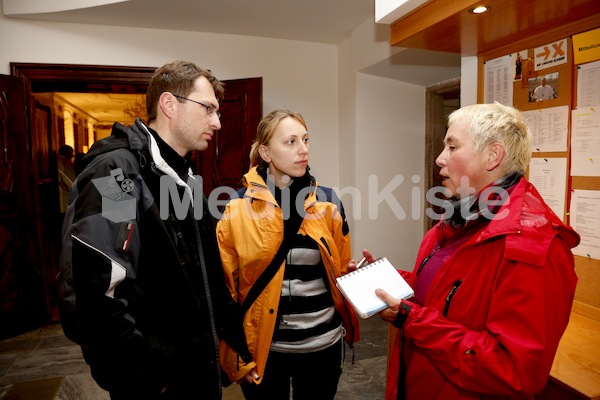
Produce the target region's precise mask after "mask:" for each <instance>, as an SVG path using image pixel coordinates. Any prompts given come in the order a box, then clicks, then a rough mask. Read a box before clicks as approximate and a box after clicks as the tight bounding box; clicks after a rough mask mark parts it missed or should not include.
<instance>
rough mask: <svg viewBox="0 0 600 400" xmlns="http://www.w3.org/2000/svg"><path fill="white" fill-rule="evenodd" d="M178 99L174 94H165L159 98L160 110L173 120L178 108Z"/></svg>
mask: <svg viewBox="0 0 600 400" xmlns="http://www.w3.org/2000/svg"><path fill="white" fill-rule="evenodd" d="M177 102H178V101H177V98H176V97H175V96H173V94H172V93H169V92H163V93H162V94H161V95H160V97H159V98H158V108H160V110H161V111H162V113H163V114H165V115H166V117H167V118H169V119H170V118H173V116H174V114H175V109H176V108H177V104H175V103H177Z"/></svg>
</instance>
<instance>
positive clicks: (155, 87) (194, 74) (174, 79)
mask: <svg viewBox="0 0 600 400" xmlns="http://www.w3.org/2000/svg"><path fill="white" fill-rule="evenodd" d="M201 76H203V77H205V78H206V79H208V81H209V82H210V83H211V85H212V87H213V89H214V91H215V95H216V96H217V99H219V100H221V99H222V98H223V93H224V89H223V83H222V82H221V81H219V80H218V79H217V78H215V77H214V76H213V75H212V74H211V72H210V71H209V70H206V69H203V68H201V67H199V66H198V65H196V64H194V63H192V62H188V61H174V62H172V63H169V64H165V65H163V66H162V67H160V68H159V69H157V70H156V72H154V75H153V76H152V79H151V80H150V85H149V86H148V90H147V92H146V111H147V112H148V121H147V122H148V123H150V122H152V121H154V120H155V119H156V113H157V106H158V100H159V98H160V95H161V94H163V93H165V92H171V93H173V94H176V95H179V96H184V97H186V96H188V95H189V94H190V93H191V91H192V89H193V88H194V83H195V82H196V79H197V78H199V77H201Z"/></svg>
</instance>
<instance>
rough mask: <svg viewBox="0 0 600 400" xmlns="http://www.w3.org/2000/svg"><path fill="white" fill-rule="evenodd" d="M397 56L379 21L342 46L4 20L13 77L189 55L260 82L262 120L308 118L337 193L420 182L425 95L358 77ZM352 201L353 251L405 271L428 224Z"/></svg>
mask: <svg viewBox="0 0 600 400" xmlns="http://www.w3.org/2000/svg"><path fill="white" fill-rule="evenodd" d="M398 51H401V49H396V48H391V47H390V46H389V28H388V27H387V26H385V25H381V24H375V23H374V21H371V20H369V21H365V22H364V23H363V24H362V25H361V26H360V27H358V28H357V29H355V30H354V31H353V32H352V35H351V37H350V38H349V39H348V40H347V41H345V42H344V43H343V44H341V45H340V46H334V45H323V44H315V43H307V42H295V41H284V40H278V39H265V38H252V37H244V36H235V35H221V34H207V33H197V32H184V31H165V30H155V29H140V28H127V27H109V26H94V25H80V24H65V23H53V22H41V21H26V20H17V19H8V18H6V17H5V16H4V15H3V14H2V15H0V74H10V67H9V63H10V62H32V63H61V64H93V65H95V64H97V65H122V66H142V67H152V66H154V67H158V66H160V65H162V64H164V63H166V62H169V61H172V60H174V59H186V60H190V61H194V62H196V63H198V64H200V65H202V66H204V67H206V68H210V69H211V70H212V71H213V73H214V74H215V75H216V76H217V77H218V78H219V79H224V80H226V79H237V78H249V77H262V78H263V114H266V113H268V112H269V111H271V110H272V109H274V108H279V107H286V108H290V109H293V110H295V111H299V112H301V113H302V114H303V115H304V117H305V118H306V120H307V123H308V128H309V132H310V134H311V161H310V164H311V168H312V172H313V173H314V174H315V175H316V177H317V179H318V181H319V182H320V183H321V184H323V185H326V186H331V187H339V188H344V187H349V186H356V187H363V186H364V185H365V179H366V176H367V175H368V174H374V175H377V176H378V177H379V179H380V182H383V181H385V180H386V179H389V177H390V176H394V175H396V174H402V175H403V176H405V177H408V178H409V179H410V178H411V177H412V175H415V174H417V175H420V176H422V171H420V169H421V168H422V166H423V148H422V147H423V141H424V110H425V102H424V89H423V88H421V87H416V86H413V85H409V84H404V83H401V82H397V81H392V80H389V79H385V78H378V77H373V76H368V75H363V74H361V73H360V70H361V69H364V68H367V67H369V66H370V65H372V64H374V63H377V62H379V61H381V60H384V59H386V58H388V57H389V56H390V55H392V54H395V53H397V52H398ZM409 144H410V146H408V145H409ZM357 156H360V157H359V158H357ZM372 160H376V161H377V163H376V164H373V163H372V162H371V161H372ZM421 185H422V184H421ZM413 186H415V185H414V184H413V183H412V182H410V185H409V184H408V182H405V183H404V184H403V185H402V186H401V187H400V188H398V190H397V191H395V195H396V196H397V197H398V199H399V201H400V202H401V203H402V204H403V205H404V204H407V203H406V201H407V200H406V196H408V195H409V191H410V189H411V188H412V187H413ZM365 195H366V193H365ZM342 199H343V200H344V198H342ZM348 201H349V203H348V205H347V208H348V211H349V212H348V214H349V219H350V224H351V229H352V232H353V243H354V245H355V250H354V251H353V254H354V255H355V256H359V255H360V249H361V248H363V247H367V248H372V249H373V251H375V252H376V255H378V256H387V257H388V258H389V259H390V260H391V261H392V262H394V263H395V264H397V265H398V266H401V267H404V268H406V267H408V266H409V265H412V263H413V262H414V258H415V254H416V251H417V247H418V243H419V240H420V238H421V236H422V233H423V232H422V228H421V226H422V223H421V222H420V221H413V220H411V219H410V218H408V219H406V220H404V221H399V220H394V218H393V217H392V216H390V214H389V211H386V210H385V207H384V206H380V207H379V209H380V213H379V217H378V218H377V220H370V219H369V218H368V216H367V214H365V213H364V212H363V213H362V214H363V215H362V216H361V217H360V218H357V219H356V220H355V217H354V216H353V215H352V213H351V210H352V207H353V206H354V204H353V203H352V199H350V200H348ZM344 204H345V205H346V201H345V200H344ZM405 207H407V206H405ZM361 211H362V209H361Z"/></svg>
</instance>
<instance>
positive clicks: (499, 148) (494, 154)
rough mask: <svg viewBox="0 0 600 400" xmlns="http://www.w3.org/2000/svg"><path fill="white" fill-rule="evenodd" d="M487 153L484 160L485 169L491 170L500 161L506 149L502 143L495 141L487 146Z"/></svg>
mask: <svg viewBox="0 0 600 400" xmlns="http://www.w3.org/2000/svg"><path fill="white" fill-rule="evenodd" d="M487 153H488V158H487V160H486V162H485V169H486V170H487V171H493V170H494V169H496V168H497V167H498V166H499V165H500V164H501V163H502V160H503V159H504V155H505V154H506V151H505V149H504V146H503V145H502V143H500V142H496V143H493V144H491V145H490V146H489V147H488V151H487Z"/></svg>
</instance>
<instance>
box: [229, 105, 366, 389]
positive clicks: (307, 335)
mask: <svg viewBox="0 0 600 400" xmlns="http://www.w3.org/2000/svg"><path fill="white" fill-rule="evenodd" d="M250 159H251V165H252V166H251V168H250V170H249V171H248V173H247V174H246V175H245V176H244V185H245V188H244V189H241V190H240V191H239V192H238V195H239V197H238V198H236V199H233V200H231V201H230V202H229V203H228V205H227V207H226V209H225V212H224V214H223V218H222V219H221V221H219V224H218V226H217V238H218V241H219V248H220V251H221V258H222V261H223V269H224V271H225V279H226V282H227V285H228V286H229V288H230V290H231V292H232V294H233V296H234V297H235V298H236V299H237V301H238V302H239V303H240V304H242V305H243V306H244V305H245V304H244V302H245V301H246V300H247V297H248V293H249V291H250V289H251V288H252V286H253V285H255V283H256V281H257V279H258V278H259V276H261V274H262V273H263V272H264V271H265V269H267V266H268V265H269V264H270V263H271V260H272V259H273V258H274V256H275V254H276V253H277V251H278V249H279V247H280V245H281V244H282V242H284V243H286V244H287V243H289V250H287V252H286V253H285V254H287V256H286V258H285V261H284V262H282V263H281V264H279V265H277V264H278V263H277V262H276V263H275V270H276V272H275V274H274V276H273V277H272V278H271V279H270V280H269V281H268V283H267V284H266V286H265V287H264V289H262V290H260V292H259V294H258V296H257V297H256V299H255V300H254V302H252V304H251V305H250V306H249V309H248V311H247V312H246V314H245V318H244V327H245V331H246V339H247V341H248V347H249V348H250V351H251V352H252V354H253V356H254V360H255V362H256V370H257V372H258V375H259V378H258V379H255V380H254V381H253V382H248V381H240V382H241V384H242V385H241V386H242V390H243V392H244V396H245V397H246V399H248V400H253V399H263V400H264V399H269V400H278V399H281V400H284V399H285V400H288V399H289V398H290V390H292V391H293V394H294V399H311V400H315V399H333V398H334V397H335V393H336V391H337V384H338V380H339V377H340V374H341V372H342V364H343V360H344V339H345V341H346V343H348V345H349V346H352V345H353V343H354V342H355V341H358V339H359V330H358V320H357V318H356V314H355V313H354V311H353V310H352V307H351V306H350V305H349V303H346V302H345V301H344V299H343V297H342V295H341V294H340V292H339V291H338V290H337V288H336V286H335V278H336V277H339V276H340V275H342V274H344V273H346V268H347V265H348V263H349V262H350V260H351V259H352V256H351V250H350V234H349V231H348V225H347V223H346V218H345V215H344V209H343V207H342V204H341V202H340V200H339V199H338V197H337V196H336V194H335V193H334V192H333V190H331V189H329V188H325V187H322V186H318V185H317V182H316V180H315V178H314V177H312V176H311V175H310V173H309V167H308V160H309V144H308V131H307V128H306V123H305V121H304V118H303V117H302V116H301V115H300V114H298V113H294V112H291V111H287V110H275V111H273V112H271V113H270V114H269V115H267V116H266V117H265V118H263V120H262V121H261V122H260V124H259V126H258V130H257V137H256V140H255V142H254V143H253V145H252V148H251V151H250ZM298 226H299V229H298ZM284 237H285V238H286V240H285V241H284ZM255 290H256V289H255ZM246 306H248V305H247V304H246ZM221 349H222V351H221V362H222V365H223V368H224V370H225V371H226V372H227V374H228V376H229V378H230V379H231V380H232V381H239V380H240V379H241V378H242V377H243V376H245V375H246V374H247V373H248V372H249V371H248V367H247V366H245V365H244V363H243V361H242V360H241V358H240V357H239V356H238V355H237V354H236V353H235V352H234V351H233V350H232V349H231V348H229V347H227V346H226V345H225V346H222V347H221Z"/></svg>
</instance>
